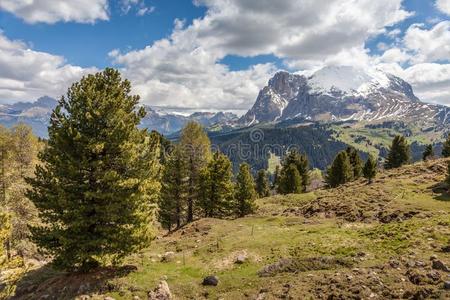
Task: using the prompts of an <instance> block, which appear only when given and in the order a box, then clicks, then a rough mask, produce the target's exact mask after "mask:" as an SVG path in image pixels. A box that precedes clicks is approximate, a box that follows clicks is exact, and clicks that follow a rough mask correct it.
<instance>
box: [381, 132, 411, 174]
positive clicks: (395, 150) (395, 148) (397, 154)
mask: <svg viewBox="0 0 450 300" xmlns="http://www.w3.org/2000/svg"><path fill="white" fill-rule="evenodd" d="M409 160H410V151H409V145H408V142H407V141H406V138H405V137H404V136H400V135H397V136H395V138H394V140H393V141H392V146H391V149H390V151H389V154H388V157H387V158H386V162H385V164H384V167H385V168H386V169H394V168H398V167H401V166H402V165H404V164H406V163H408V162H409Z"/></svg>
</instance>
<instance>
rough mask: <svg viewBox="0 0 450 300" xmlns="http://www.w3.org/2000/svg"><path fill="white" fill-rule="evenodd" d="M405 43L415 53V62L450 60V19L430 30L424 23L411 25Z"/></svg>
mask: <svg viewBox="0 0 450 300" xmlns="http://www.w3.org/2000/svg"><path fill="white" fill-rule="evenodd" d="M404 45H405V47H406V48H407V50H409V51H411V52H412V53H413V54H414V57H413V59H412V60H413V62H415V63H422V62H435V61H448V60H450V21H442V22H440V23H438V24H436V25H435V26H434V27H432V28H431V29H429V30H428V29H426V28H425V27H424V25H423V24H413V25H411V26H410V27H409V29H408V30H407V31H406V34H405V37H404Z"/></svg>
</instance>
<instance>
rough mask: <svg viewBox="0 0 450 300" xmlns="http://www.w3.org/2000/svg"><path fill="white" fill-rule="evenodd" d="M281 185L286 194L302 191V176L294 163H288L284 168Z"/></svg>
mask: <svg viewBox="0 0 450 300" xmlns="http://www.w3.org/2000/svg"><path fill="white" fill-rule="evenodd" d="M283 186H284V187H283V190H284V192H285V193H287V194H300V193H302V192H303V186H304V185H303V182H302V176H301V175H300V172H299V171H298V168H297V166H296V165H295V164H290V165H289V166H287V167H286V168H285V171H284V174H283Z"/></svg>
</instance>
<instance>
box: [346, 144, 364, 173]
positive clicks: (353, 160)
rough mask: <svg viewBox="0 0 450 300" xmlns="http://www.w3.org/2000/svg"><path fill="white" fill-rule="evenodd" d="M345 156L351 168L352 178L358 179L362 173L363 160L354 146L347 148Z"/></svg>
mask: <svg viewBox="0 0 450 300" xmlns="http://www.w3.org/2000/svg"><path fill="white" fill-rule="evenodd" d="M346 151H347V156H348V159H349V160H350V164H351V165H352V169H353V179H354V180H356V179H359V178H360V177H361V175H362V168H363V162H362V160H361V157H360V156H359V153H358V150H356V149H355V148H354V147H348V148H347V150H346Z"/></svg>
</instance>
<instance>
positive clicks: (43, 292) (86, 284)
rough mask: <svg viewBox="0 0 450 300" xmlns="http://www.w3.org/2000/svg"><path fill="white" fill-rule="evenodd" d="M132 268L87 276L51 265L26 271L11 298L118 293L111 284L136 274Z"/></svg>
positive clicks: (70, 296) (87, 274)
mask: <svg viewBox="0 0 450 300" xmlns="http://www.w3.org/2000/svg"><path fill="white" fill-rule="evenodd" d="M136 270H137V268H136V267H135V266H130V265H127V266H122V267H116V268H113V267H104V268H98V269H96V270H94V271H92V272H90V273H67V272H62V271H56V270H54V269H52V268H51V267H50V266H43V267H41V268H39V269H35V270H32V271H29V272H28V273H26V274H25V276H23V277H22V278H21V279H20V280H19V281H18V283H17V289H16V294H15V296H14V297H12V298H11V299H58V300H59V299H74V298H75V297H77V296H81V295H86V294H92V293H98V294H104V293H107V292H113V291H115V290H117V287H116V286H115V285H114V284H113V283H112V282H111V280H112V279H114V278H121V277H125V276H126V275H128V274H129V273H131V272H134V271H136Z"/></svg>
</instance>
